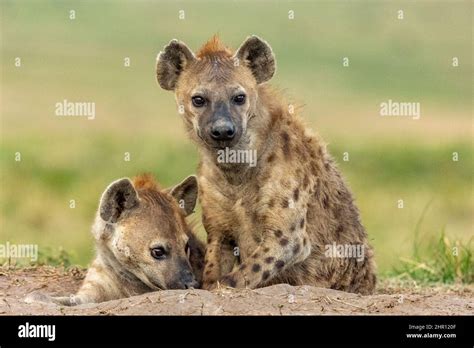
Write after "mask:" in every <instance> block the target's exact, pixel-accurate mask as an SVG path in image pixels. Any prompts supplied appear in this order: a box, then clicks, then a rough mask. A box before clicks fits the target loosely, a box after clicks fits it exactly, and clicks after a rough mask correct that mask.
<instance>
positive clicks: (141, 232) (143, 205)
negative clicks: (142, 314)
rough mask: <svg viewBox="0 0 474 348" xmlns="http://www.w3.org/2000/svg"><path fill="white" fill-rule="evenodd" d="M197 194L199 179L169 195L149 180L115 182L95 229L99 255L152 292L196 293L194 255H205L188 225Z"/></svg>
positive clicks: (103, 200)
mask: <svg viewBox="0 0 474 348" xmlns="http://www.w3.org/2000/svg"><path fill="white" fill-rule="evenodd" d="M197 190H198V188H197V181H196V177H195V176H190V177H188V178H187V179H185V180H184V181H183V182H181V183H180V184H178V185H177V186H175V187H173V188H171V189H165V190H161V189H160V188H159V186H158V184H157V183H155V182H154V181H153V179H152V178H151V176H149V175H142V176H139V177H137V178H135V179H134V181H133V182H132V181H130V179H128V178H124V179H120V180H117V181H114V182H113V183H111V184H110V185H109V186H108V187H107V189H106V190H105V192H104V193H103V194H102V198H101V200H100V206H99V211H98V216H97V223H96V225H95V228H94V234H95V237H96V239H97V242H98V243H99V245H100V246H101V248H99V253H100V252H104V253H107V254H108V255H106V256H105V257H108V259H109V260H112V262H111V263H112V264H113V265H117V266H118V267H117V268H118V269H120V270H122V271H127V272H130V273H132V274H133V275H134V276H135V277H137V278H138V279H140V280H141V281H142V282H143V283H145V284H146V285H148V286H149V287H150V288H152V289H184V288H190V287H198V286H199V284H198V281H197V280H196V277H195V276H194V274H193V270H192V267H191V265H190V258H191V255H190V254H191V253H200V252H201V251H200V250H197V249H196V240H195V237H194V234H193V233H192V231H191V230H190V228H189V226H188V225H187V224H186V221H185V216H186V215H188V214H190V213H192V212H193V209H194V206H195V204H196V198H197Z"/></svg>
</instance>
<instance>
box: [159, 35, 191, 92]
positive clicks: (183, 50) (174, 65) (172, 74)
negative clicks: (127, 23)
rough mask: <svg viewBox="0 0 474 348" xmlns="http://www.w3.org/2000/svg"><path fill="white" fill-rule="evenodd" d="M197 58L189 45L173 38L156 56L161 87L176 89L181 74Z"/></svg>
mask: <svg viewBox="0 0 474 348" xmlns="http://www.w3.org/2000/svg"><path fill="white" fill-rule="evenodd" d="M195 59H196V57H195V56H194V54H193V52H192V51H191V50H190V49H189V48H188V46H186V45H185V44H184V43H182V42H179V41H178V40H175V39H174V40H171V41H170V43H169V44H168V45H167V46H165V48H164V49H163V51H161V52H160V53H158V57H157V58H156V79H157V81H158V83H159V84H160V86H161V88H163V89H166V90H168V91H171V90H174V89H175V87H176V82H177V81H178V78H179V75H180V74H181V73H182V72H183V70H184V69H185V68H186V66H187V65H188V64H189V63H190V62H192V61H193V60H195Z"/></svg>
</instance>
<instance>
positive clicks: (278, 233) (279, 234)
mask: <svg viewBox="0 0 474 348" xmlns="http://www.w3.org/2000/svg"><path fill="white" fill-rule="evenodd" d="M274 233H275V237H277V238H281V237H282V236H283V232H282V231H280V230H276V231H275V232H274Z"/></svg>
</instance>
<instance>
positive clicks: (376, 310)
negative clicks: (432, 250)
mask: <svg viewBox="0 0 474 348" xmlns="http://www.w3.org/2000/svg"><path fill="white" fill-rule="evenodd" d="M84 274H85V273H84V271H83V270H80V269H72V270H67V271H65V270H63V269H61V268H53V267H35V268H23V269H7V268H2V269H0V314H1V315H14V314H17V315H65V314H68V315H84V314H92V315H97V314H103V315H327V314H331V315H334V314H345V315H347V314H351V315H360V314H362V315H363V314H401V315H421V314H434V315H437V314H438V315H461V314H472V313H473V312H474V287H473V286H472V285H470V286H436V287H434V286H432V287H416V286H410V287H401V286H400V285H399V283H394V282H391V281H386V282H384V283H381V284H379V287H378V290H377V294H375V295H371V296H361V295H357V294H351V293H346V292H341V291H336V290H331V289H322V288H316V287H311V286H297V287H294V286H290V285H287V284H280V285H274V286H270V287H266V288H262V289H257V290H247V289H242V290H238V289H219V290H216V291H213V292H209V291H205V290H167V291H158V292H152V293H148V294H144V295H141V296H135V297H131V298H125V299H120V300H115V301H109V302H104V303H100V304H86V305H80V306H76V307H62V306H56V305H54V304H48V303H33V304H27V303H25V302H24V301H23V299H24V297H25V296H26V295H27V294H28V293H30V292H32V291H40V292H43V293H47V294H51V295H67V294H70V293H74V292H75V291H76V290H77V288H78V287H79V286H80V284H81V281H82V279H83V277H84Z"/></svg>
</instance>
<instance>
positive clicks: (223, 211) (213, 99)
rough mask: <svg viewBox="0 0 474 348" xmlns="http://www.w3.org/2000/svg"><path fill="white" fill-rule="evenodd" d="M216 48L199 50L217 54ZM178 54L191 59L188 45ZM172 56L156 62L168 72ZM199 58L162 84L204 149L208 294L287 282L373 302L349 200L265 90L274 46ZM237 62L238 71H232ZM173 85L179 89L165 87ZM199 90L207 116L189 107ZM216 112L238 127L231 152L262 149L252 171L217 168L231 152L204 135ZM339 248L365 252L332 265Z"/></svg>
mask: <svg viewBox="0 0 474 348" xmlns="http://www.w3.org/2000/svg"><path fill="white" fill-rule="evenodd" d="M214 41H215V39H213V43H212V45H211V44H206V45H205V46H204V48H203V49H201V51H204V52H206V55H212V54H213V53H214V52H217V51H220V47H221V45H220V44H217V43H215V42H214ZM177 49H178V50H179V49H183V50H189V49H187V47H186V46H185V45H184V44H182V43H180V47H179V48H177ZM166 50H167V49H165V55H164V56H162V57H161V59H159V60H158V70H160V69H161V71H162V72H165V71H166V70H164V68H163V67H164V65H163V64H164V63H165V62H164V60H166ZM248 52H251V54H248ZM188 56H189V55H188ZM199 57H203V55H202V54H200V55H199V56H198V58H195V59H192V60H190V61H186V62H185V64H184V66H185V68H184V69H183V70H182V71H180V72H179V76H171V75H169V74H168V75H165V74H164V73H162V74H161V75H160V74H159V82H160V85H162V86H167V85H168V86H170V85H174V86H175V88H174V91H175V93H176V99H177V101H178V104H180V105H183V106H184V110H185V113H184V122H185V125H186V128H187V130H188V132H189V134H190V136H191V138H192V139H193V140H194V141H195V142H196V143H197V144H198V147H199V152H200V156H201V162H200V164H199V167H198V179H199V189H200V202H201V205H202V208H203V224H204V227H205V228H206V231H207V233H208V246H207V250H206V259H205V262H206V266H205V271H204V286H205V288H208V289H211V288H213V287H215V286H216V283H217V282H220V284H221V285H226V286H231V287H250V288H256V287H261V286H266V285H270V284H275V283H289V284H292V285H303V284H308V285H315V286H321V287H328V288H333V289H339V290H344V291H350V292H360V293H363V294H368V293H371V292H372V291H373V290H374V286H375V265H374V261H373V252H372V249H371V247H370V246H369V244H368V242H367V235H366V232H365V230H364V228H363V226H362V224H361V222H360V217H359V212H358V210H357V207H356V206H355V204H354V199H353V197H352V194H351V192H350V191H349V189H348V188H347V185H346V184H345V182H344V180H343V179H342V177H341V175H340V172H339V170H338V169H337V167H336V165H335V163H334V161H333V159H332V158H331V156H330V155H329V154H328V152H327V149H326V146H325V144H324V142H323V141H322V140H321V139H320V138H319V137H318V136H316V135H314V134H312V133H311V132H310V131H309V129H308V128H307V127H306V126H305V125H304V124H303V122H302V120H301V118H300V117H299V116H298V115H296V114H291V113H290V112H289V108H288V104H287V103H286V101H285V100H284V98H282V96H281V95H280V94H279V93H278V92H276V91H274V90H273V89H271V88H270V87H269V86H267V85H266V84H263V82H265V81H266V80H268V79H269V78H270V77H271V76H272V75H273V73H274V57H273V53H272V52H271V49H269V46H268V47H266V46H265V43H264V42H262V41H261V40H259V39H258V38H256V37H252V38H250V39H248V40H247V41H246V43H244V44H243V45H242V46H241V48H240V49H239V50H238V51H237V53H236V54H235V55H234V56H232V57H231V56H230V55H229V56H221V57H219V59H218V60H214V61H209V60H207V59H202V58H199ZM235 57H238V58H240V59H241V64H239V65H237V66H235V65H234V64H233V63H232V62H233V61H234V60H235ZM242 59H243V64H242ZM250 60H251V61H250ZM259 69H260V70H259ZM170 76H171V78H174V79H176V80H171V82H170V81H168V80H167V78H169V77H170ZM233 86H239V88H240V89H241V90H243V91H244V92H245V94H246V96H247V102H246V103H245V105H243V106H240V107H235V106H234V105H232V103H230V104H229V102H228V101H227V100H228V99H227V98H228V96H229V95H231V93H232V90H233V88H234V87H233ZM196 90H198V91H201V90H203V91H204V92H202V93H205V96H206V98H208V99H209V105H208V106H207V107H201V108H195V107H193V105H192V104H191V103H190V100H191V96H192V95H193V94H194V93H196V92H195V91H196ZM206 91H212V92H206ZM219 103H220V104H219ZM222 103H224V104H222ZM226 103H228V104H226ZM216 105H228V106H227V108H228V109H229V110H230V111H229V114H230V115H231V116H230V117H231V119H232V121H233V122H234V123H235V124H236V125H237V126H240V127H241V131H240V133H239V134H238V136H236V138H234V139H233V140H232V141H230V142H228V143H226V144H225V145H226V146H228V147H229V148H231V149H234V150H247V149H255V150H256V151H257V156H258V161H257V165H256V166H255V167H250V166H248V164H245V163H243V164H242V163H239V164H234V163H232V164H229V163H218V161H217V160H216V158H217V154H216V153H217V149H218V148H221V147H222V146H224V145H222V144H220V143H216V145H217V147H215V146H212V145H213V144H214V143H212V142H211V141H210V140H209V138H206V132H207V131H208V130H207V128H205V125H206V124H207V123H208V121H207V120H212V117H216V112H220V111H216V108H217V106H216ZM333 243H336V245H355V246H360V247H363V248H364V255H363V258H361V260H359V261H358V260H357V259H356V258H354V257H347V256H346V257H341V258H339V257H329V256H328V255H326V250H327V249H326V248H327V246H331V245H332V244H333ZM235 246H237V247H238V249H235ZM235 254H238V255H237V256H235Z"/></svg>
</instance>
